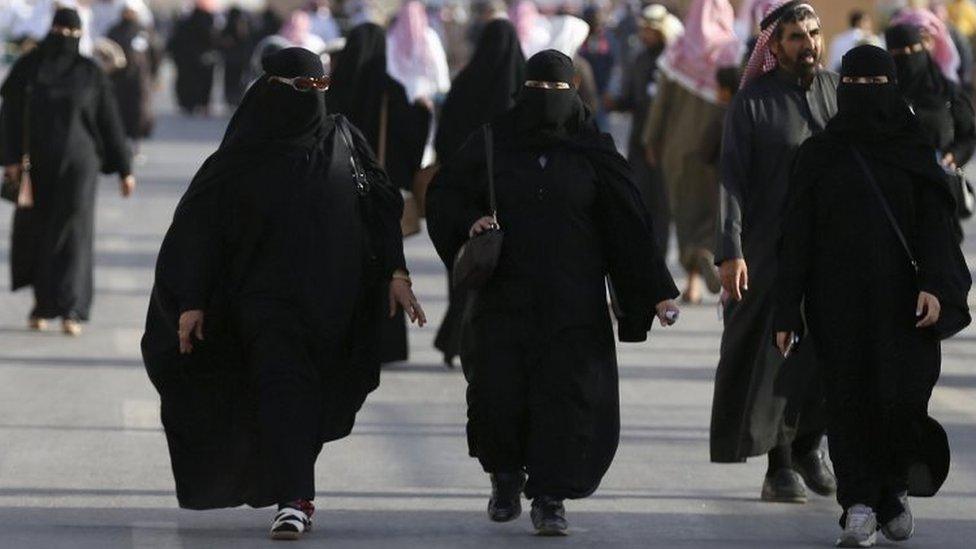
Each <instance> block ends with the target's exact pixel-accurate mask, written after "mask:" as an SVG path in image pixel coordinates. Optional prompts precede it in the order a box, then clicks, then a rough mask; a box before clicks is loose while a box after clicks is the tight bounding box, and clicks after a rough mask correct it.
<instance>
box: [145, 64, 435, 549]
mask: <svg viewBox="0 0 976 549" xmlns="http://www.w3.org/2000/svg"><path fill="white" fill-rule="evenodd" d="M264 68H265V72H266V74H264V75H263V76H262V77H261V78H260V79H259V80H258V81H257V82H256V83H255V84H254V85H253V86H252V87H251V88H250V90H248V92H247V94H246V95H245V97H244V100H243V101H242V103H241V106H240V107H239V108H238V110H237V112H236V113H235V115H234V118H233V119H232V120H231V122H230V125H229V127H228V129H227V134H226V136H225V137H224V140H223V143H222V144H221V146H220V149H218V150H217V152H216V153H215V154H214V155H213V156H211V157H210V158H209V159H208V160H207V161H206V162H205V163H204V165H203V166H202V167H201V169H200V171H199V172H198V173H197V175H196V177H195V178H194V179H193V182H192V183H191V184H190V187H189V189H187V191H186V194H185V195H184V196H183V199H182V200H181V201H180V204H179V206H177V209H176V214H175V216H174V218H173V223H172V225H171V227H170V229H169V232H168V233H167V235H166V238H165V240H164V241H163V246H162V248H161V250H160V252H159V259H158V261H157V265H156V284H155V287H154V289H153V294H152V300H151V302H150V307H149V314H148V317H147V321H146V334H145V336H144V338H143V341H142V350H143V357H144V360H145V363H146V369H147V371H148V373H149V377H150V379H151V380H152V382H153V384H154V385H155V387H156V389H157V390H158V391H159V393H160V397H161V400H162V420H163V426H164V427H165V429H166V435H167V440H168V442H169V449H170V457H171V460H172V464H173V472H174V474H175V477H176V492H177V497H178V499H179V502H180V506H181V507H185V508H189V509H211V508H217V507H234V506H237V505H242V504H247V505H251V506H253V507H264V506H268V505H275V504H277V505H278V507H279V513H278V514H277V515H276V517H275V521H274V523H273V525H272V536H273V537H275V538H276V539H295V538H297V537H300V536H301V535H302V534H303V533H304V532H306V531H307V530H308V528H309V527H310V526H311V520H310V518H311V514H312V511H313V506H312V503H311V501H312V500H313V499H314V497H315V485H314V478H315V477H314V467H315V461H316V458H317V456H318V454H319V452H320V451H321V449H322V444H323V443H324V442H328V441H331V440H336V439H340V438H343V437H345V436H347V435H348V434H349V432H350V431H351V430H352V427H353V423H354V421H355V417H356V413H357V412H358V410H359V408H360V407H361V406H362V404H363V402H364V400H365V398H366V395H367V394H368V393H369V392H371V391H372V390H373V389H375V388H376V387H377V385H378V383H379V356H378V354H377V345H376V342H377V338H378V328H379V326H380V324H381V323H382V322H383V320H384V318H388V317H391V316H392V315H393V313H394V311H395V310H396V308H397V307H398V306H402V307H403V308H404V309H405V310H406V311H407V313H408V314H409V315H410V318H411V320H413V321H416V322H418V323H419V324H421V325H423V323H424V322H425V319H424V316H423V311H422V310H421V308H420V306H419V304H418V303H417V301H416V298H415V297H414V295H413V292H412V291H411V289H410V277H409V275H408V274H407V271H406V266H405V262H404V258H403V242H402V238H401V234H400V224H399V219H400V213H401V210H402V208H403V201H402V198H401V197H400V193H399V191H398V189H396V188H395V187H394V186H393V185H392V184H391V183H390V181H389V179H388V178H387V177H386V175H385V174H384V172H383V171H382V169H381V168H380V167H379V166H378V164H377V163H376V160H375V158H374V157H373V154H372V152H371V149H370V147H369V145H368V144H367V143H366V141H365V139H364V138H363V136H362V134H360V133H359V131H358V130H356V129H355V127H353V126H351V125H350V124H349V122H348V121H347V120H346V119H345V118H344V117H342V116H327V115H326V110H325V102H324V100H323V95H322V93H321V92H322V91H324V89H325V88H326V87H327V82H328V81H327V79H326V78H325V76H324V70H323V67H322V63H321V61H320V60H319V58H318V57H317V56H316V55H315V54H313V53H311V52H309V51H307V50H305V49H302V48H287V49H284V50H282V51H280V52H278V53H276V54H273V55H272V56H269V57H267V58H265V61H264ZM353 166H356V167H357V169H356V170H355V171H354V170H353ZM355 174H362V177H359V176H357V175H355Z"/></svg>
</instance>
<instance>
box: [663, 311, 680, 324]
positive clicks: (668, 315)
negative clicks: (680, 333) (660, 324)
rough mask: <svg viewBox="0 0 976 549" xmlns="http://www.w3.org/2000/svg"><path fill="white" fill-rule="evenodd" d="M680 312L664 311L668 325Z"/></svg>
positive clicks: (676, 319)
mask: <svg viewBox="0 0 976 549" xmlns="http://www.w3.org/2000/svg"><path fill="white" fill-rule="evenodd" d="M680 313H681V312H680V311H667V312H665V313H664V318H666V319H667V320H668V325H669V326H670V325H672V324H674V323H675V322H677V321H678V315H679V314H680Z"/></svg>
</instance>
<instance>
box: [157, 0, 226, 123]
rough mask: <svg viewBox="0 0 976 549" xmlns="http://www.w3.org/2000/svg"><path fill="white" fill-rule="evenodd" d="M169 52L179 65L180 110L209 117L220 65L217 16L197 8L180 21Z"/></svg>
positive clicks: (175, 28)
mask: <svg viewBox="0 0 976 549" xmlns="http://www.w3.org/2000/svg"><path fill="white" fill-rule="evenodd" d="M200 4H202V3H200ZM167 49H168V50H169V53H170V55H171V56H173V62H174V63H175V64H176V102H177V103H178V104H179V106H180V109H182V111H183V112H184V113H185V114H188V115H192V114H202V115H208V114H209V113H210V94H211V92H212V91H213V82H214V68H215V67H216V64H217V30H216V27H215V19H214V14H213V13H211V12H210V11H207V10H206V9H204V7H203V6H202V5H198V6H197V7H196V8H194V9H193V11H191V12H190V13H189V14H187V15H186V16H185V17H183V18H182V19H180V20H179V21H177V23H176V26H175V27H174V29H173V34H172V36H171V37H170V39H169V45H168V47H167Z"/></svg>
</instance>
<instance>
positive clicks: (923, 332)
mask: <svg viewBox="0 0 976 549" xmlns="http://www.w3.org/2000/svg"><path fill="white" fill-rule="evenodd" d="M889 44H890V43H889ZM897 74H898V72H897V71H896V69H895V62H894V61H893V60H892V57H891V55H889V54H888V53H887V52H886V51H884V50H883V49H880V48H877V47H875V46H859V47H857V48H854V49H853V50H851V51H850V52H848V53H847V54H846V55H845V56H844V58H843V65H842V70H841V75H842V80H841V84H840V87H839V89H838V94H837V103H838V113H837V116H836V117H834V119H833V120H831V121H830V123H829V124H828V125H827V129H826V131H825V132H823V133H821V134H820V135H818V136H815V137H812V138H810V139H808V140H807V141H806V142H805V143H804V144H803V146H802V147H801V148H800V151H799V152H798V155H797V162H796V165H795V166H794V168H793V172H792V176H791V191H790V199H789V206H788V208H787V215H786V216H785V217H784V218H783V231H782V245H781V249H780V252H779V256H780V269H779V275H778V277H777V281H776V286H775V292H774V295H775V301H776V315H775V320H774V327H775V329H776V331H777V345H778V347H779V349H780V351H781V352H783V353H784V354H786V353H788V352H789V345H790V342H791V341H792V340H793V337H792V336H793V334H796V335H798V336H799V335H802V334H803V332H804V327H805V326H806V329H808V330H809V332H810V334H812V335H813V337H814V338H815V339H816V342H817V347H816V349H815V350H816V353H817V355H818V356H819V357H820V364H821V365H822V367H823V376H822V377H823V381H824V387H825V394H826V400H827V410H828V418H829V419H828V428H827V439H828V442H829V446H830V457H831V460H832V461H833V463H834V468H835V471H836V472H837V483H838V491H837V500H838V502H839V503H840V505H841V507H842V508H843V510H844V511H845V516H844V517H843V518H842V520H841V525H842V527H844V528H845V531H844V533H843V535H842V536H841V541H839V542H838V544H839V545H840V546H842V547H868V546H869V545H870V544H873V542H874V539H875V537H876V534H875V531H876V529H877V527H878V526H880V527H881V531H882V532H883V533H884V535H885V536H886V537H888V538H889V539H891V540H893V541H903V540H905V539H908V538H909V537H911V535H912V532H913V531H914V524H913V519H912V515H911V511H910V509H909V507H908V470H909V465H910V464H911V463H914V462H918V461H920V460H919V459H918V458H917V457H915V456H917V455H919V454H921V453H922V452H924V451H925V450H926V449H924V448H918V447H915V444H916V442H915V440H914V439H913V435H912V434H913V433H915V432H917V431H918V426H919V425H922V424H924V423H925V422H926V421H927V410H928V401H929V397H930V396H931V394H932V388H933V387H934V385H935V382H936V380H937V379H938V377H939V371H940V362H941V351H940V345H939V337H938V336H937V335H936V332H934V331H933V328H932V326H933V325H934V324H935V322H936V321H937V320H938V319H939V317H940V310H946V309H947V308H948V307H949V306H950V304H956V306H957V307H961V308H962V309H965V310H966V311H967V312H966V313H965V314H966V316H967V317H968V308H967V307H966V296H967V293H968V292H969V288H970V285H971V278H970V274H969V269H968V267H966V264H965V260H964V259H963V257H962V254H961V252H960V250H959V246H958V245H957V244H956V243H955V242H954V240H953V232H952V224H953V220H952V213H953V208H954V204H953V199H952V195H951V194H950V192H949V188H948V186H947V185H946V179H945V177H944V174H943V172H942V170H941V169H940V167H939V165H938V164H937V163H936V158H935V155H934V154H933V153H934V149H933V148H932V146H931V144H930V143H929V141H928V139H927V136H925V135H924V132H922V131H921V128H920V126H919V120H918V119H917V118H916V117H914V116H912V114H911V112H910V111H909V109H908V106H907V105H906V104H905V101H904V100H903V99H902V97H901V92H899V87H898V85H897V84H896V83H895V81H896V79H897ZM855 150H856V151H857V152H856V153H855V152H854V151H855ZM856 154H860V155H862V158H863V159H864V162H865V165H864V167H862V166H861V165H860V164H859V161H858V159H857V158H856V156H855V155H856ZM865 168H866V169H867V170H869V172H870V173H871V174H872V176H873V178H874V179H875V181H874V182H872V181H870V180H869V179H868V177H867V176H866V175H865V172H864V169H865ZM878 191H880V193H881V196H879V195H878V194H877V193H878ZM882 200H884V201H885V202H886V203H887V204H888V207H889V208H890V210H891V213H892V214H893V216H894V219H895V220H896V222H897V224H898V226H899V227H900V229H901V231H902V232H903V234H904V235H905V236H906V238H907V240H908V242H909V245H910V247H911V249H912V254H913V256H915V258H916V259H917V261H918V271H917V273H916V271H915V269H914V268H913V266H912V264H911V258H910V257H909V256H908V254H907V252H906V250H905V248H904V247H903V245H902V243H901V241H900V239H899V237H898V233H896V232H895V230H894V228H893V226H892V224H891V223H892V222H891V221H890V220H889V218H888V217H887V215H886V213H885V205H884V204H883V202H882ZM804 319H805V321H804Z"/></svg>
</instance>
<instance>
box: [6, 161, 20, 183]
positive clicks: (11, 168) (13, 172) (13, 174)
mask: <svg viewBox="0 0 976 549" xmlns="http://www.w3.org/2000/svg"><path fill="white" fill-rule="evenodd" d="M3 176H4V178H6V179H10V180H11V181H16V180H18V179H20V164H10V165H7V166H4V167H3Z"/></svg>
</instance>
